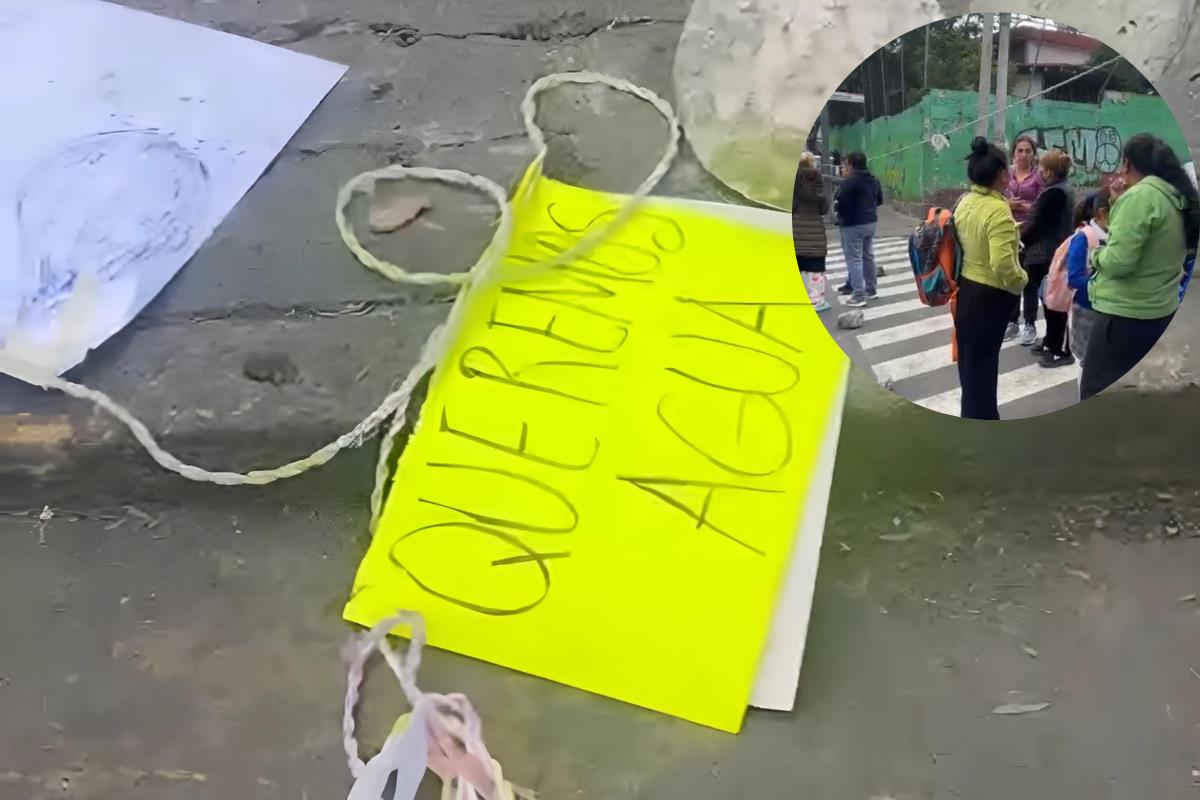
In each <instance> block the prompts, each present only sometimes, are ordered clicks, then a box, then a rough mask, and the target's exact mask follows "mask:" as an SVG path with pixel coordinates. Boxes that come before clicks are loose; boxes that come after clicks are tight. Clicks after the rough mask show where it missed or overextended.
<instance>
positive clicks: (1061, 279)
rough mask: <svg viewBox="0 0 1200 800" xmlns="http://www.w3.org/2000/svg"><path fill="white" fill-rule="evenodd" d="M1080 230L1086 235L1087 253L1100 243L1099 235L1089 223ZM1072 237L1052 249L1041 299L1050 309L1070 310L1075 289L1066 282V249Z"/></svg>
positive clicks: (1068, 247) (1069, 246) (1068, 248)
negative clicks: (1052, 252)
mask: <svg viewBox="0 0 1200 800" xmlns="http://www.w3.org/2000/svg"><path fill="white" fill-rule="evenodd" d="M1080 231H1082V232H1083V235H1084V236H1086V237H1087V241H1088V252H1089V253H1090V252H1091V251H1092V250H1095V249H1096V248H1097V247H1098V246H1099V245H1100V236H1099V235H1098V234H1097V233H1096V229H1095V228H1093V227H1092V226H1091V225H1084V226H1083V227H1082V228H1080V229H1079V231H1076V233H1079V232H1080ZM1074 238H1075V236H1074V235H1071V236H1069V237H1068V238H1067V240H1066V241H1065V242H1063V243H1062V244H1060V245H1059V246H1058V249H1057V250H1055V251H1054V258H1053V260H1051V262H1050V272H1049V274H1047V275H1046V286H1045V292H1044V294H1043V300H1044V301H1045V303H1046V308H1048V309H1050V310H1051V311H1070V310H1071V301H1073V300H1074V299H1075V290H1074V289H1072V288H1071V287H1070V285H1069V284H1068V283H1067V251H1068V250H1070V249H1071V240H1072V239H1074Z"/></svg>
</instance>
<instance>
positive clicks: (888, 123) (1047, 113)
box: [830, 90, 1190, 202]
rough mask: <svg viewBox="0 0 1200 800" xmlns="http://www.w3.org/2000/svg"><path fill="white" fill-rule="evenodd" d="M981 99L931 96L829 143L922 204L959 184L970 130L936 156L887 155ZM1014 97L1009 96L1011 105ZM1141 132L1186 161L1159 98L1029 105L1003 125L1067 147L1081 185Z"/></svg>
mask: <svg viewBox="0 0 1200 800" xmlns="http://www.w3.org/2000/svg"><path fill="white" fill-rule="evenodd" d="M978 97H979V95H978V94H977V93H975V92H954V91H945V90H938V91H935V92H932V93H930V94H929V95H927V96H926V97H925V98H923V99H922V101H921V102H920V103H919V104H917V105H915V106H913V107H912V108H910V109H908V110H907V111H905V112H904V113H903V114H898V115H895V116H891V117H886V118H882V119H877V120H875V121H873V122H870V123H866V122H858V123H855V124H854V125H849V126H846V127H842V128H835V129H834V131H833V135H832V136H831V137H830V138H831V141H832V146H833V147H834V148H836V149H839V150H841V151H842V152H843V153H847V152H850V151H851V150H862V151H863V152H865V153H866V154H867V156H868V158H870V159H871V167H872V170H873V171H874V172H875V174H876V175H877V176H878V177H879V178H880V180H881V181H882V182H883V184H884V187H885V189H886V190H887V192H888V197H889V199H893V200H902V201H910V202H920V201H922V200H925V199H927V198H929V197H930V196H931V195H932V194H933V193H935V192H937V191H938V190H940V189H952V188H957V187H962V186H963V185H964V181H965V165H964V160H965V159H966V157H967V154H968V153H969V152H970V143H971V139H972V138H973V137H974V134H975V131H974V126H973V125H972V126H970V127H968V128H965V129H963V130H961V131H958V132H956V133H953V134H951V135H950V136H949V140H950V146H949V147H948V148H946V149H945V150H942V151H940V152H938V151H935V150H934V149H933V148H932V147H931V146H929V145H921V146H918V147H909V149H907V150H904V151H903V152H901V153H898V154H895V155H885V154H887V153H890V152H891V151H894V150H898V149H900V148H904V147H908V146H910V145H913V144H916V143H917V142H920V141H922V140H923V139H926V138H928V137H929V135H930V134H932V133H935V132H938V131H947V130H952V129H954V128H957V127H959V126H961V125H964V124H966V123H970V122H971V121H973V120H974V119H975V118H976V117H977V116H978ZM1018 100H1019V98H1016V97H1010V98H1009V102H1010V103H1014V102H1017V101H1018ZM1144 131H1149V132H1151V133H1154V134H1156V135H1158V136H1161V137H1163V138H1164V139H1166V140H1167V142H1168V143H1169V144H1170V145H1171V146H1172V147H1173V148H1175V151H1176V152H1177V153H1178V154H1179V156H1180V159H1181V160H1182V161H1185V162H1186V161H1188V160H1189V159H1190V155H1189V153H1188V148H1187V144H1186V141H1185V139H1184V136H1183V132H1182V131H1181V130H1180V128H1179V125H1178V123H1177V122H1176V121H1175V118H1174V116H1173V115H1172V114H1171V111H1170V109H1169V108H1168V107H1167V105H1166V103H1165V102H1163V100H1162V99H1161V98H1158V97H1148V96H1144V95H1127V96H1125V97H1124V98H1123V99H1121V98H1117V99H1115V100H1113V99H1110V100H1106V101H1105V102H1104V103H1103V104H1101V105H1094V104H1089V103H1066V102H1059V101H1052V100H1034V101H1032V102H1029V103H1027V104H1023V105H1020V106H1018V107H1016V108H1011V109H1009V110H1008V112H1007V114H1006V125H1005V134H1006V139H1007V141H1009V142H1011V141H1013V139H1015V138H1016V137H1017V135H1019V134H1022V133H1027V134H1029V135H1031V136H1033V138H1034V139H1035V140H1036V141H1037V142H1038V144H1039V147H1041V148H1050V147H1060V148H1062V149H1064V150H1066V151H1067V153H1068V154H1069V155H1070V156H1071V158H1072V159H1074V161H1075V164H1076V168H1075V171H1074V174H1073V175H1072V182H1073V183H1075V184H1077V185H1083V186H1095V185H1098V184H1100V183H1101V182H1102V181H1103V180H1104V178H1105V177H1106V176H1107V175H1109V174H1111V173H1112V172H1113V171H1114V170H1115V169H1116V168H1117V167H1118V166H1119V163H1120V154H1121V147H1122V146H1123V144H1124V143H1125V140H1126V139H1128V138H1129V137H1130V136H1132V135H1134V134H1135V133H1141V132H1144Z"/></svg>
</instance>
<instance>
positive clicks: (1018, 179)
mask: <svg viewBox="0 0 1200 800" xmlns="http://www.w3.org/2000/svg"><path fill="white" fill-rule="evenodd" d="M1012 160H1013V165H1012V168H1011V169H1010V170H1009V174H1008V207H1009V208H1011V209H1012V212H1013V219H1015V220H1016V221H1017V225H1018V226H1020V225H1023V224H1024V223H1025V220H1027V219H1029V212H1030V210H1031V209H1032V208H1033V203H1034V201H1035V200H1037V198H1038V195H1040V194H1041V193H1042V189H1043V185H1042V171H1041V169H1039V168H1038V159H1037V143H1036V142H1034V141H1033V139H1032V138H1031V137H1029V136H1018V137H1017V140H1016V141H1015V142H1013V149H1012ZM1021 266H1025V261H1024V258H1022V260H1021ZM1029 302H1030V301H1029V298H1028V297H1026V299H1025V303H1026V305H1028V304H1029ZM1033 307H1034V309H1036V308H1037V296H1036V295H1034V299H1033ZM1020 314H1021V309H1020V308H1017V309H1016V310H1015V311H1013V316H1012V319H1010V320H1009V321H1008V328H1007V329H1005V331H1004V341H1006V342H1007V341H1008V340H1010V339H1015V338H1016V337H1017V336H1018V335H1019V336H1021V344H1028V345H1032V344H1033V343H1034V341H1036V338H1037V332H1036V331H1035V330H1033V329H1032V328H1031V329H1029V330H1023V329H1022V328H1021V325H1020V324H1019V321H1020Z"/></svg>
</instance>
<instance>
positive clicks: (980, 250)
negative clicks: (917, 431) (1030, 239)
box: [954, 136, 1027, 419]
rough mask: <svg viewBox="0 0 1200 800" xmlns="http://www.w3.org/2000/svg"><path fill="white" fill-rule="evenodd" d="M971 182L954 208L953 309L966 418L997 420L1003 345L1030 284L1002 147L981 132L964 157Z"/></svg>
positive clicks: (960, 381)
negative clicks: (957, 266) (956, 262)
mask: <svg viewBox="0 0 1200 800" xmlns="http://www.w3.org/2000/svg"><path fill="white" fill-rule="evenodd" d="M967 179H968V180H969V181H970V183H971V189H970V191H968V192H967V193H966V194H965V195H964V196H963V198H962V199H961V200H960V201H959V202H958V206H957V207H956V208H955V209H954V231H955V237H956V238H957V240H958V244H959V246H960V247H961V248H962V271H961V273H960V275H959V277H958V294H957V299H956V303H957V306H956V308H955V311H954V337H955V342H956V346H957V351H958V380H959V384H960V385H961V387H962V409H961V416H962V417H963V418H964V419H1000V411H999V408H998V398H997V384H998V383H999V379H1000V348H1001V346H1002V345H1003V343H1004V330H1005V328H1007V327H1008V321H1009V318H1010V317H1011V316H1012V313H1013V310H1014V309H1016V308H1017V306H1018V304H1019V303H1020V297H1021V290H1022V289H1023V288H1024V287H1025V283H1026V281H1027V276H1026V274H1025V270H1023V269H1022V268H1021V264H1020V262H1019V260H1018V250H1019V241H1020V240H1019V235H1018V232H1017V223H1016V220H1014V219H1013V214H1012V209H1011V208H1010V207H1009V203H1008V199H1007V198H1006V197H1005V192H1006V190H1007V189H1008V182H1009V172H1008V158H1007V156H1006V155H1005V154H1004V151H1003V150H1001V149H1000V148H998V147H996V145H994V144H992V143H990V142H989V141H988V140H987V139H984V138H983V137H982V136H980V137H977V138H976V139H975V141H974V142H972V143H971V155H970V156H968V157H967Z"/></svg>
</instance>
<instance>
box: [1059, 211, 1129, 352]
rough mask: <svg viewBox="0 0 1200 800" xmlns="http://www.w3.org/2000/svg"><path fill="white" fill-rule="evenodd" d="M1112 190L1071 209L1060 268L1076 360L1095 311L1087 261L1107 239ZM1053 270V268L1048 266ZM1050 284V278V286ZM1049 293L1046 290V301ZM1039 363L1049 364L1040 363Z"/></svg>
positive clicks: (1089, 263)
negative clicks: (1072, 220)
mask: <svg viewBox="0 0 1200 800" xmlns="http://www.w3.org/2000/svg"><path fill="white" fill-rule="evenodd" d="M1112 202H1113V201H1112V192H1110V191H1109V190H1108V189H1101V190H1100V191H1098V192H1095V193H1093V194H1090V195H1088V197H1087V198H1086V199H1085V200H1084V201H1083V202H1082V203H1080V204H1079V208H1078V209H1077V211H1076V212H1075V222H1076V225H1075V227H1076V228H1077V232H1076V233H1075V235H1074V236H1072V237H1071V239H1070V240H1069V241H1068V242H1067V245H1066V253H1065V255H1064V257H1063V262H1064V263H1063V264H1062V270H1063V272H1064V273H1065V278H1066V286H1067V288H1068V290H1069V293H1070V294H1071V295H1072V297H1071V299H1070V300H1071V302H1070V314H1071V316H1070V330H1071V350H1072V351H1073V352H1074V353H1075V355H1076V358H1078V360H1079V363H1080V364H1082V363H1083V362H1084V359H1085V358H1086V354H1087V348H1088V338H1089V337H1090V336H1091V332H1092V328H1093V327H1094V326H1095V323H1096V312H1095V311H1093V310H1092V304H1091V301H1089V300H1088V288H1087V287H1088V279H1089V278H1090V277H1091V274H1092V267H1091V260H1092V254H1093V253H1095V252H1096V248H1098V247H1101V246H1102V245H1103V244H1104V243H1105V242H1106V241H1107V240H1108V214H1109V210H1110V209H1111V208H1112ZM1052 273H1053V269H1052ZM1053 284H1054V280H1053V278H1052V279H1051V285H1053ZM1050 295H1051V292H1050V291H1049V290H1048V291H1047V300H1048V302H1053V301H1051V300H1050ZM1043 366H1050V365H1049V364H1043Z"/></svg>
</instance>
